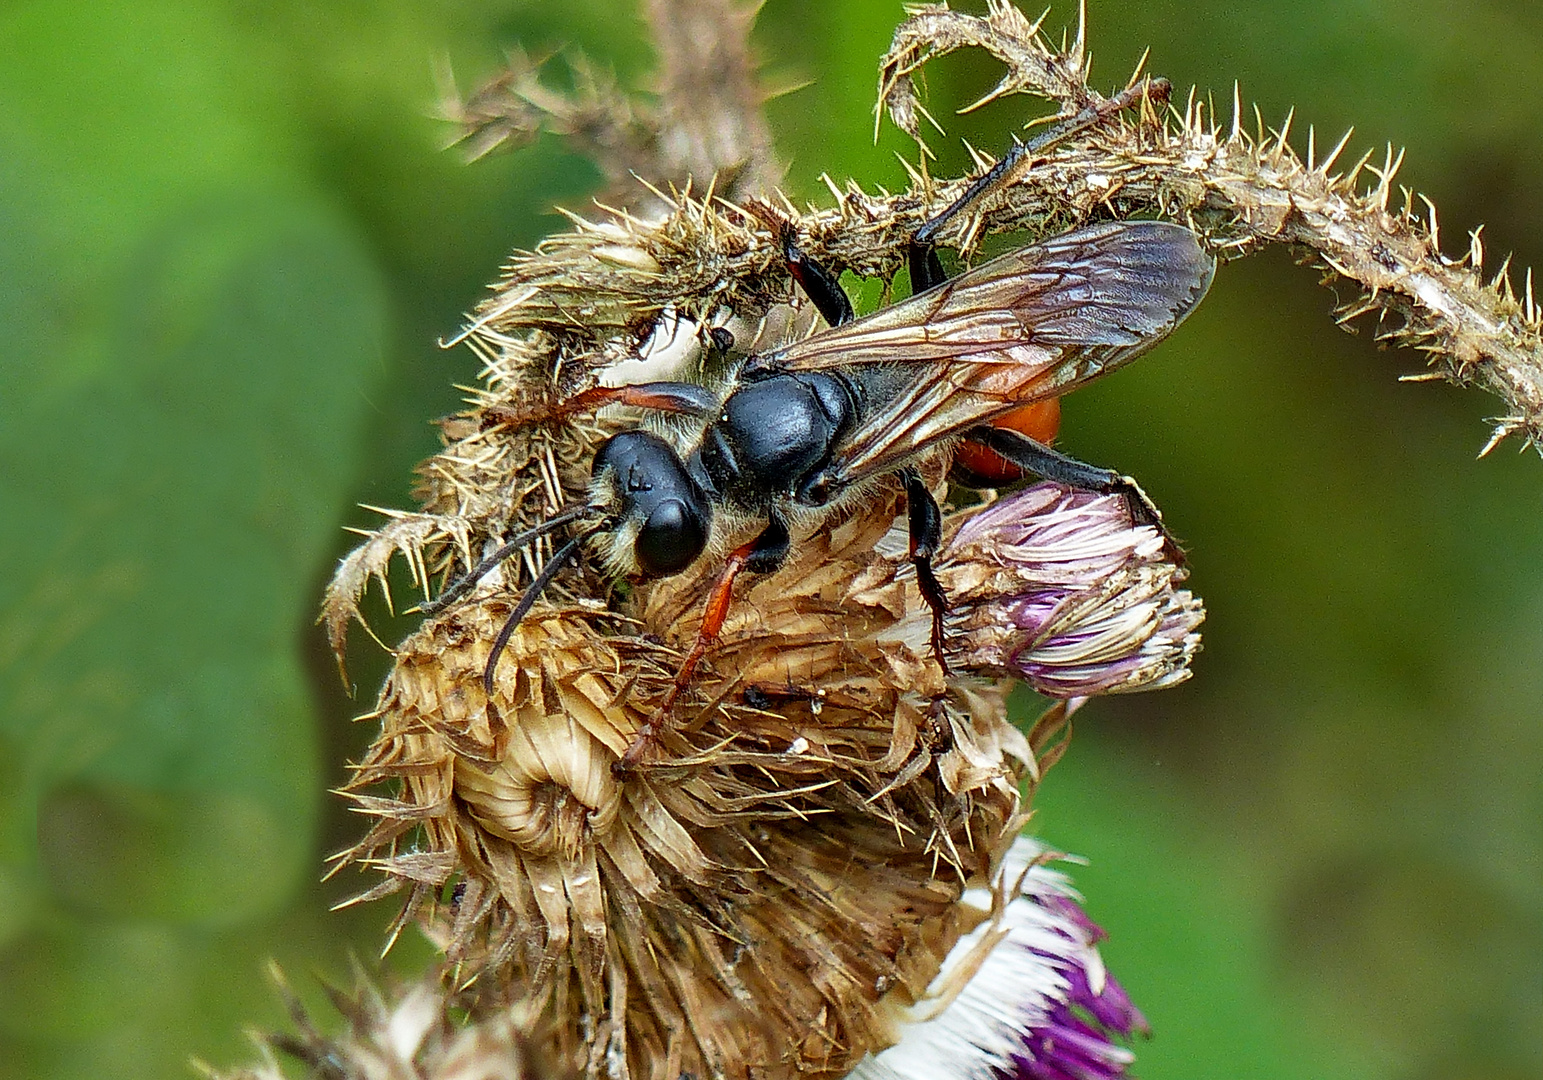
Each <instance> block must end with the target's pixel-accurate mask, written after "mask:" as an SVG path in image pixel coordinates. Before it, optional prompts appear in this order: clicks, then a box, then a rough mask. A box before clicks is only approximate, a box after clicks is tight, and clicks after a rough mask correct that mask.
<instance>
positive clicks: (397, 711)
mask: <svg viewBox="0 0 1543 1080" xmlns="http://www.w3.org/2000/svg"><path fill="white" fill-rule="evenodd" d="M894 509H895V508H894V505H893V503H889V504H886V505H885V506H884V507H883V508H882V511H881V512H879V513H876V514H868V515H857V516H854V517H852V518H850V519H848V520H847V521H846V522H843V523H842V524H841V525H838V526H837V527H835V528H830V529H822V530H821V531H820V532H819V533H817V534H815V535H814V536H811V537H809V538H807V539H806V540H805V542H804V543H802V544H800V545H798V546H797V547H796V549H795V554H794V556H793V558H792V559H791V560H790V563H789V565H788V566H787V567H786V568H785V569H784V570H782V571H781V572H779V573H778V574H776V575H771V576H769V577H767V578H766V579H765V580H764V581H760V582H757V583H756V584H755V585H754V586H753V587H752V588H751V589H750V590H749V592H748V594H747V595H746V596H745V598H744V599H743V600H742V601H740V602H737V603H736V604H735V607H734V615H733V617H732V618H731V621H730V624H729V625H728V626H727V627H726V628H725V633H724V635H723V639H722V643H721V646H720V648H718V649H716V650H715V651H714V652H713V654H712V658H711V664H710V670H708V671H706V672H704V674H703V676H702V677H701V678H700V679H699V680H698V683H697V685H696V686H695V687H694V695H693V697H692V698H691V700H690V702H689V705H688V707H687V708H686V709H683V710H681V711H680V714H679V720H680V721H681V722H680V725H679V726H678V727H677V728H676V729H675V730H674V731H672V732H670V733H669V734H668V735H667V736H666V737H665V743H664V745H665V749H666V750H667V751H668V755H669V761H668V764H667V765H661V766H654V767H645V768H642V769H639V770H637V771H635V772H633V773H631V774H628V775H626V776H624V777H622V778H618V777H617V776H616V775H615V774H614V773H613V770H612V766H613V764H614V763H615V762H616V761H617V759H618V757H619V756H620V755H621V753H622V752H623V750H624V749H625V748H626V746H627V745H628V743H629V742H630V740H631V738H632V737H633V734H634V733H635V731H636V730H637V728H638V726H639V724H640V723H641V722H642V721H643V719H644V718H645V717H647V716H648V715H649V714H650V711H651V710H652V709H653V708H654V707H655V706H656V705H657V704H658V702H659V701H660V700H661V698H662V697H663V695H664V694H665V692H666V691H667V689H668V687H669V685H670V683H671V681H672V679H673V675H674V671H675V663H676V659H677V657H678V655H679V645H680V643H681V642H682V641H685V640H689V638H690V636H691V635H692V634H694V632H695V626H694V623H693V619H695V618H696V617H698V608H699V592H700V589H701V588H702V587H703V580H702V579H703V578H705V576H706V575H700V576H693V575H689V574H688V575H684V576H683V577H682V578H677V579H671V580H670V581H669V582H667V583H661V585H660V586H655V587H654V589H653V590H651V591H650V593H649V594H648V596H647V597H646V599H645V600H642V601H640V608H639V611H640V615H641V617H642V620H643V623H642V626H644V627H647V628H650V629H657V630H658V631H660V633H659V634H658V637H657V640H650V639H649V638H647V637H644V636H641V635H640V633H639V629H640V628H639V626H638V625H637V624H635V623H632V622H630V621H628V620H627V618H626V617H623V616H618V615H616V614H612V613H597V612H595V611H593V610H589V609H586V608H582V607H573V606H570V607H554V606H550V605H542V606H538V607H537V608H536V609H535V610H534V611H533V612H532V613H531V615H530V616H528V617H527V619H526V620H525V622H523V623H522V624H521V625H520V627H519V629H518V630H517V632H516V633H515V634H514V635H513V637H512V639H511V640H510V644H509V649H508V654H507V656H506V659H505V661H504V663H503V664H501V665H500V666H499V667H498V669H497V677H496V681H495V685H494V694H493V697H492V699H491V700H490V699H489V698H488V697H487V696H486V695H485V693H484V691H483V687H482V684H481V676H482V672H483V668H484V665H485V662H486V659H487V656H488V652H489V649H490V647H491V642H492V640H493V638H494V637H495V636H496V635H497V633H498V631H499V629H500V628H501V626H502V624H503V621H504V618H505V616H506V615H507V613H508V611H509V609H510V607H511V606H512V600H511V599H510V598H509V597H507V596H506V595H494V596H488V597H484V598H481V599H479V600H476V601H474V602H471V603H468V604H465V605H463V606H460V607H457V608H454V609H452V610H450V611H448V612H446V613H445V614H443V615H441V616H440V617H438V618H436V619H435V620H433V621H431V622H429V623H428V624H426V625H425V626H424V628H423V629H422V630H420V631H419V632H418V633H417V634H415V635H414V636H412V637H411V638H409V639H408V640H407V641H406V642H404V643H403V644H402V646H401V647H400V648H399V649H398V650H397V663H396V667H395V669H394V671H393V673H392V675H391V678H390V681H389V682H388V684H387V686H386V688H385V690H384V691H383V693H382V697H381V700H380V702H379V706H378V709H377V711H376V713H374V714H373V715H375V716H378V717H379V719H380V721H381V724H382V732H381V736H380V738H379V739H378V740H377V742H376V743H375V745H374V746H373V747H372V749H371V750H370V752H369V754H368V755H367V756H366V757H365V759H364V761H363V762H362V763H361V764H360V765H359V767H358V770H357V774H356V777H355V779H354V781H353V782H352V783H351V784H350V785H349V789H348V790H349V793H350V794H351V795H352V797H353V798H354V799H355V801H356V803H357V805H358V808H359V809H360V810H361V811H362V812H364V813H366V814H368V815H370V816H371V817H373V818H374V819H375V824H374V826H373V827H372V829H371V830H370V833H369V835H367V836H366V837H365V838H364V839H363V840H362V841H361V842H360V843H359V844H358V845H356V846H355V847H354V848H353V849H351V850H349V851H347V852H345V853H343V855H342V856H341V860H342V861H343V862H344V863H349V862H354V863H363V864H365V865H368V866H370V867H371V868H373V869H376V870H378V871H380V872H381V873H382V874H383V875H384V880H383V881H382V882H381V884H380V885H379V886H377V887H376V888H375V889H373V890H371V891H370V892H369V893H367V894H365V896H366V897H373V896H378V895H383V894H385V893H389V892H393V891H398V890H405V891H406V892H407V896H408V899H407V903H406V905H405V906H404V909H403V912H402V919H401V920H399V926H400V925H401V924H402V923H403V922H405V921H406V920H407V919H408V918H410V917H415V916H416V917H417V918H418V919H420V920H421V921H422V922H423V923H424V925H426V926H427V927H428V928H429V930H430V933H431V934H432V935H433V936H434V937H435V938H436V940H438V941H439V942H440V943H441V944H442V945H443V946H444V948H445V950H446V954H447V957H448V958H449V959H450V961H451V962H452V964H454V965H455V968H456V973H457V974H456V977H457V978H458V979H459V980H461V981H462V982H464V983H468V984H470V986H471V989H472V991H473V992H475V993H476V994H478V995H479V1000H481V1001H482V1002H484V1003H485V1004H486V1003H497V1002H500V1001H502V1000H504V999H505V997H507V996H509V995H514V994H518V995H521V996H528V997H529V999H530V1000H532V1001H534V1002H537V1003H538V1004H539V1006H540V1008H541V1010H542V1013H541V1015H542V1017H543V1019H544V1020H546V1021H547V1022H548V1023H549V1024H550V1027H551V1030H552V1032H553V1035H552V1038H551V1043H550V1046H549V1049H550V1050H551V1052H552V1053H553V1055H554V1058H555V1060H557V1061H559V1062H560V1063H563V1064H565V1066H567V1067H572V1068H574V1069H575V1070H578V1071H587V1072H588V1073H590V1074H591V1075H602V1074H605V1075H613V1074H615V1069H616V1068H618V1067H619V1066H617V1065H616V1064H615V1062H616V1061H617V1060H623V1061H625V1062H626V1067H627V1068H628V1070H629V1071H630V1074H631V1075H634V1076H659V1077H666V1076H669V1077H673V1076H675V1075H677V1074H679V1073H680V1072H681V1071H686V1072H693V1073H696V1074H697V1075H714V1076H737V1075H746V1074H747V1071H748V1070H749V1069H750V1068H751V1067H752V1066H756V1067H757V1068H758V1069H761V1070H762V1071H761V1072H760V1073H759V1074H760V1075H784V1074H786V1075H792V1074H794V1073H799V1074H803V1073H815V1074H818V1075H832V1076H834V1075H839V1074H841V1073H843V1072H845V1071H846V1070H847V1069H848V1068H850V1067H851V1065H852V1064H853V1062H855V1061H856V1060H857V1058H858V1057H860V1056H861V1055H862V1054H863V1053H864V1052H866V1051H868V1050H870V1049H873V1048H875V1047H879V1046H882V1045H884V1044H885V1043H886V1041H887V1039H888V1037H889V1036H888V1032H889V1025H888V1022H887V1021H886V1020H885V1019H884V1013H883V1010H882V1006H881V1003H882V1001H883V999H884V998H885V995H886V994H887V993H888V992H889V991H890V990H891V989H893V988H895V987H899V986H906V987H909V988H910V989H911V990H912V991H915V992H919V991H920V988H921V987H923V986H925V984H926V982H927V981H928V979H930V978H931V976H932V974H933V972H935V971H936V969H937V966H938V964H939V963H940V962H941V959H942V956H943V954H944V953H946V951H947V948H948V947H949V946H950V945H951V944H952V941H953V940H954V938H955V937H956V936H957V935H958V934H959V933H960V932H961V927H960V925H959V923H958V919H957V918H956V905H957V903H958V901H959V898H960V896H961V895H962V894H963V891H964V889H965V888H966V887H967V885H969V884H970V883H972V882H976V883H978V882H980V881H983V880H985V878H986V875H988V874H989V873H990V871H991V869H992V867H993V864H994V860H995V859H996V858H997V857H999V856H1000V853H1001V851H1002V849H1003V848H1004V846H1005V844H1006V843H1007V841H1009V840H1010V839H1011V837H1012V836H1013V835H1015V834H1016V832H1017V829H1018V827H1019V825H1020V823H1021V820H1022V814H1021V804H1020V793H1019V782H1020V779H1022V778H1023V777H1025V776H1028V775H1031V774H1032V773H1033V771H1034V765H1033V762H1032V760H1031V759H1032V752H1031V750H1030V747H1029V743H1028V742H1027V741H1026V739H1025V738H1024V736H1023V735H1022V734H1020V733H1019V732H1018V731H1017V730H1016V729H1014V728H1013V727H1012V726H1011V725H1010V724H1008V723H1007V722H1006V719H1005V714H1004V710H1003V690H1004V687H1003V686H1002V685H1000V684H996V683H990V682H980V681H978V680H971V681H969V682H967V683H961V684H958V685H955V686H943V685H942V684H941V681H940V680H939V679H938V678H937V676H936V675H933V676H931V679H932V683H933V685H929V684H928V682H927V680H926V679H924V678H921V677H920V675H921V673H922V672H923V671H924V670H925V669H926V668H927V667H928V665H929V664H930V661H929V660H927V659H926V658H925V657H924V656H915V657H911V658H910V659H906V658H904V657H903V656H902V655H901V653H902V650H897V649H894V648H893V647H890V646H887V645H885V644H884V643H883V642H882V641H881V638H880V635H879V633H878V632H877V631H878V629H879V628H880V627H881V626H883V625H885V624H887V622H888V621H890V620H891V619H892V616H889V615H887V614H886V613H884V612H883V610H882V609H881V608H873V609H871V610H867V611H858V612H854V611H853V610H852V609H851V608H850V607H849V606H847V605H844V604H843V603H842V602H841V598H842V595H843V592H844V585H845V583H847V582H849V581H850V580H851V579H852V578H853V577H854V576H855V574H856V573H857V572H858V571H859V569H860V568H861V567H864V566H866V565H868V564H869V563H870V562H871V560H872V559H873V558H875V555H874V552H873V545H874V544H875V543H876V542H877V540H878V539H879V538H880V537H882V536H883V535H884V534H885V533H886V532H887V531H888V529H889V528H890V526H891V524H892V522H893V515H894ZM666 584H667V585H668V586H669V588H668V589H666V588H664V585H666ZM687 612H689V613H690V614H689V615H687V614H686V613H687ZM747 691H758V692H759V693H758V694H757V693H750V694H749V695H748V697H747ZM934 695H936V704H934V701H933V700H932V699H933V696H934ZM752 702H753V704H752ZM606 1055H610V1056H609V1057H607V1056H606ZM618 1055H619V1057H618Z"/></svg>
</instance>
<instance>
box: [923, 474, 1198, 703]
mask: <svg viewBox="0 0 1543 1080" xmlns="http://www.w3.org/2000/svg"><path fill="white" fill-rule="evenodd" d="M937 565H938V571H939V576H940V578H942V580H943V583H944V586H945V590H946V591H947V593H948V596H949V602H950V605H951V608H952V611H951V612H950V616H949V622H948V636H947V645H948V651H949V659H950V661H951V662H953V663H955V664H956V665H957V666H958V667H960V668H961V669H963V670H969V671H975V672H980V673H986V674H1007V675H1013V676H1016V677H1018V678H1021V679H1024V680H1025V681H1027V682H1028V683H1029V684H1030V685H1031V686H1033V687H1034V689H1036V690H1038V691H1039V692H1041V693H1043V694H1047V695H1049V696H1051V697H1057V698H1078V697H1090V696H1092V695H1094V694H1115V693H1129V692H1131V691H1134V690H1149V689H1156V688H1158V687H1162V686H1171V685H1173V684H1174V683H1177V682H1182V681H1183V680H1184V679H1186V678H1188V677H1189V673H1190V671H1189V661H1190V659H1191V658H1192V657H1193V656H1194V654H1195V653H1196V652H1197V651H1198V650H1199V647H1200V634H1199V632H1198V629H1197V628H1198V627H1199V625H1200V622H1201V620H1202V619H1203V618H1204V617H1205V609H1204V607H1203V606H1202V605H1201V603H1200V601H1199V600H1198V599H1197V598H1196V597H1195V596H1194V595H1193V594H1192V593H1190V592H1189V591H1188V590H1186V589H1179V588H1177V587H1176V586H1177V584H1178V583H1179V582H1182V581H1183V580H1184V577H1185V571H1184V568H1183V567H1182V566H1180V565H1179V564H1178V563H1177V562H1175V561H1174V559H1173V557H1172V552H1171V550H1170V548H1169V546H1168V544H1167V542H1166V540H1165V538H1164V537H1163V535H1162V534H1161V533H1160V532H1159V531H1158V530H1157V529H1156V528H1154V527H1153V526H1150V525H1138V524H1136V523H1135V522H1133V521H1132V519H1131V515H1130V509H1129V506H1128V504H1127V503H1126V501H1125V499H1124V497H1123V496H1119V495H1095V494H1091V493H1088V492H1083V491H1074V490H1071V489H1068V488H1064V487H1061V486H1060V485H1058V484H1051V483H1043V484H1035V485H1033V486H1031V487H1027V488H1024V489H1023V490H1022V491H1018V492H1015V493H1014V494H1012V495H1009V496H1007V497H1006V498H1003V499H1000V500H998V501H997V502H994V503H992V504H991V505H990V506H987V507H986V508H985V509H983V510H981V511H979V512H978V513H976V514H975V515H974V516H973V517H971V518H970V519H969V520H968V521H966V522H965V523H964V524H963V525H962V526H960V528H959V530H958V532H957V533H956V534H955V535H954V537H953V539H952V540H951V541H950V542H949V543H948V545H947V546H946V547H945V548H944V550H943V551H942V552H941V553H940V555H939V557H938V560H937Z"/></svg>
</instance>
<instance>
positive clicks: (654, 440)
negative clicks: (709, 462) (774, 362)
mask: <svg viewBox="0 0 1543 1080" xmlns="http://www.w3.org/2000/svg"><path fill="white" fill-rule="evenodd" d="M590 503H591V505H593V506H597V507H604V508H605V509H606V511H607V512H608V515H609V516H610V517H611V518H612V519H613V520H615V522H616V527H615V529H614V530H612V532H611V539H610V541H609V543H607V545H606V551H605V559H606V563H607V566H608V568H609V569H610V570H611V572H612V573H614V574H617V575H618V576H621V575H625V574H641V575H643V576H644V577H650V578H659V577H669V576H670V575H672V574H678V573H680V572H681V571H682V570H684V569H686V567H688V566H690V565H691V564H692V563H694V562H696V560H697V557H698V556H700V555H701V554H702V552H703V550H704V549H705V548H706V547H707V539H708V536H709V534H710V532H711V530H712V503H711V501H709V499H708V497H707V494H706V493H705V492H704V491H703V490H702V488H701V486H700V485H699V484H698V483H697V482H696V481H695V480H693V479H692V478H691V475H690V473H688V472H687V471H686V466H685V463H684V462H682V461H681V458H680V455H679V454H678V453H676V451H675V449H674V448H673V447H672V446H670V444H669V443H667V442H665V441H664V440H663V439H661V438H659V437H658V436H657V435H652V434H650V433H648V432H646V431H623V432H621V433H620V434H617V435H613V436H611V438H609V439H607V440H606V441H605V443H604V444H602V445H601V447H600V450H599V452H597V453H596V454H595V463H594V466H593V469H592V471H591V475H590Z"/></svg>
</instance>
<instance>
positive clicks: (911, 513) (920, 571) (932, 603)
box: [900, 469, 948, 675]
mask: <svg viewBox="0 0 1543 1080" xmlns="http://www.w3.org/2000/svg"><path fill="white" fill-rule="evenodd" d="M900 479H901V481H902V482H903V483H904V484H905V511H906V513H905V517H906V526H907V528H908V531H909V532H910V538H911V544H910V554H911V565H912V566H914V567H916V583H917V584H918V585H919V586H921V591H922V599H923V600H925V601H927V606H928V607H929V608H931V609H932V656H933V659H935V660H936V661H937V662H938V667H940V668H942V669H943V674H944V675H947V674H948V661H947V660H945V659H943V616H944V615H945V614H947V612H948V596H947V594H946V593H944V592H943V586H942V584H941V583H940V582H939V581H938V577H937V575H936V574H934V573H933V572H932V556H933V555H935V554H937V550H938V545H939V544H941V543H942V542H943V512H942V511H941V510H939V509H938V501H937V500H936V499H934V498H933V497H932V492H930V491H928V490H927V485H926V484H924V483H922V478H921V476H920V475H919V474H918V473H917V472H916V470H915V469H901V470H900Z"/></svg>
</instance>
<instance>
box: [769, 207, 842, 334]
mask: <svg viewBox="0 0 1543 1080" xmlns="http://www.w3.org/2000/svg"><path fill="white" fill-rule="evenodd" d="M782 257H783V259H785V260H786V261H787V264H788V273H790V274H792V275H793V280H794V281H796V282H798V284H799V287H800V288H802V289H803V290H804V295H805V296H807V297H808V298H809V299H810V300H812V301H813V302H814V306H815V307H816V308H818V309H819V311H820V314H821V315H823V316H824V317H825V321H826V322H827V323H829V324H830V325H831V326H842V325H844V324H846V323H849V322H851V321H852V319H853V314H852V298H851V297H849V296H847V293H846V290H845V289H843V288H842V287H841V282H840V281H839V280H838V279H837V278H836V275H835V274H833V273H831V272H830V271H829V270H828V269H826V268H825V267H824V266H821V265H820V264H819V263H817V262H815V261H814V260H813V259H811V258H810V257H809V256H808V255H805V254H804V252H803V249H802V248H800V247H799V246H798V242H797V237H796V236H794V234H793V229H792V228H791V227H788V228H784V229H783V230H782Z"/></svg>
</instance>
